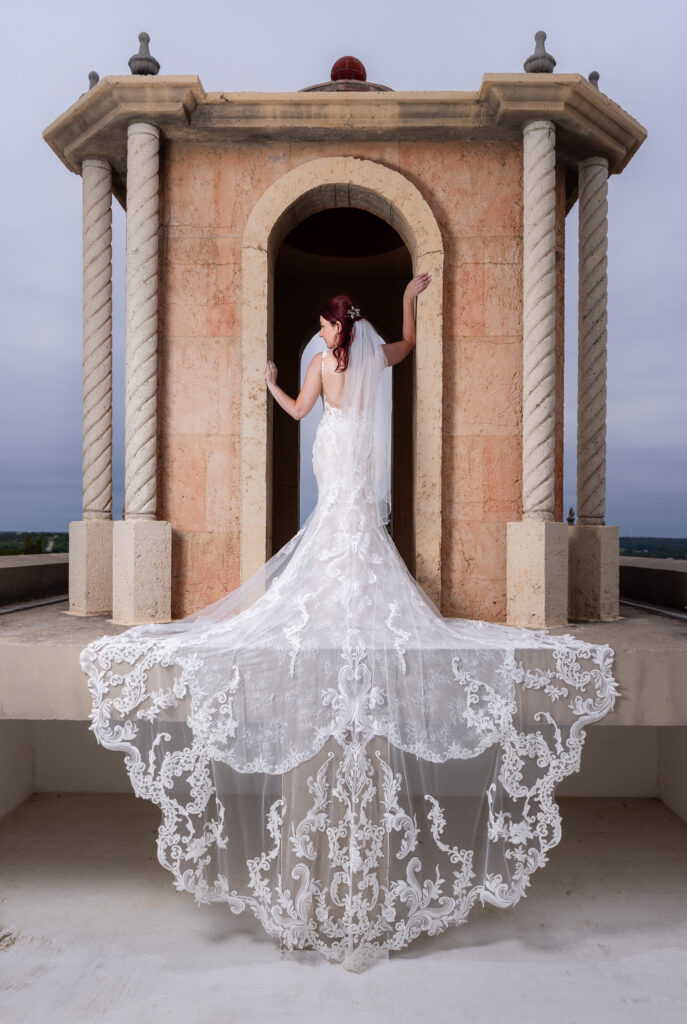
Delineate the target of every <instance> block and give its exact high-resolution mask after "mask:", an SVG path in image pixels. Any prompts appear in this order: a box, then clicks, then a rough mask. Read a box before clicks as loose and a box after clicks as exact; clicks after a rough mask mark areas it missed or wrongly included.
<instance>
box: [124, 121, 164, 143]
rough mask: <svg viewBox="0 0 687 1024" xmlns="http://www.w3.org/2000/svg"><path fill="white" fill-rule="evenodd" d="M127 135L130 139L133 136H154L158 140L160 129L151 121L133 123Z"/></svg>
mask: <svg viewBox="0 0 687 1024" xmlns="http://www.w3.org/2000/svg"><path fill="white" fill-rule="evenodd" d="M126 134H127V137H128V138H131V136H132V135H153V136H154V137H155V138H156V139H157V138H159V137H160V129H159V128H158V126H157V125H156V124H152V122H150V121H132V122H131V124H130V125H129V126H128V128H127V130H126Z"/></svg>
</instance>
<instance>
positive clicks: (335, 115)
mask: <svg viewBox="0 0 687 1024" xmlns="http://www.w3.org/2000/svg"><path fill="white" fill-rule="evenodd" d="M539 119H543V120H551V121H555V123H556V126H557V133H556V139H557V153H558V155H559V158H560V159H561V160H563V161H564V162H566V163H569V164H572V165H576V164H577V163H578V162H579V161H580V160H583V159H585V158H587V157H590V156H599V155H600V156H604V157H606V158H607V159H608V162H609V172H610V173H618V172H620V171H621V170H622V169H623V168H624V167H625V165H626V164H627V163H628V161H629V160H630V159H631V157H632V156H633V155H634V153H635V152H636V151H637V149H638V148H639V146H640V145H641V144H642V142H643V141H644V139H645V138H646V134H647V133H646V130H645V129H644V128H643V127H642V125H641V124H639V122H638V121H636V120H635V119H634V118H633V117H631V116H630V115H629V114H628V113H627V112H626V111H624V110H623V109H622V108H621V107H620V106H618V104H617V103H614V102H613V101H612V100H610V99H609V98H608V97H607V96H606V95H605V94H604V93H602V92H600V91H599V90H598V89H596V88H595V87H594V86H592V85H591V84H590V83H589V82H588V81H587V79H586V78H584V77H583V76H582V75H556V74H554V75H548V74H487V75H484V77H483V79H482V83H481V85H480V89H479V91H478V92H448V91H443V92H282V93H270V92H234V93H228V92H214V93H206V92H205V90H204V89H203V86H202V84H201V82H200V79H199V78H198V77H197V76H194V75H161V76H156V77H144V76H131V75H129V76H121V77H119V76H117V77H115V76H110V77H106V78H103V79H101V80H100V82H98V84H97V85H96V86H95V87H94V88H93V89H90V90H89V91H88V92H86V93H84V94H83V95H82V96H80V97H79V99H78V100H77V101H76V103H74V104H72V106H71V107H69V109H68V110H66V111H65V112H64V113H63V114H61V115H60V117H58V118H57V119H56V120H55V121H53V122H52V124H50V125H49V126H48V127H47V128H46V129H45V131H44V132H43V137H44V139H45V140H46V142H47V143H48V145H49V146H50V147H51V148H52V149H53V150H54V151H55V153H57V155H58V156H59V158H60V159H61V160H62V161H63V163H64V164H66V166H67V167H68V168H69V169H70V170H71V171H74V172H75V173H77V174H79V173H80V172H81V162H82V161H83V160H84V159H86V158H89V157H90V158H92V157H103V158H105V159H106V160H108V161H109V162H110V163H111V164H112V167H113V169H114V174H115V181H116V182H117V183H118V184H119V186H120V188H121V187H122V186H123V183H124V179H125V174H126V132H127V127H128V125H129V124H130V123H131V122H133V121H151V122H152V123H154V124H156V125H157V126H158V127H159V128H160V131H161V134H162V137H163V139H165V140H173V141H184V142H198V143H211V142H212V143H214V142H218V141H220V140H225V141H227V142H231V143H238V142H246V141H261V140H262V141H267V140H270V139H282V140H289V141H296V140H316V139H323V140H324V139H327V140H331V139H332V138H336V139H351V140H353V139H355V140H368V139H370V140H398V141H400V140H417V139H437V140H448V139H480V140H481V139H500V140H504V139H520V138H521V137H522V135H521V133H522V126H523V124H525V122H526V121H530V120H539Z"/></svg>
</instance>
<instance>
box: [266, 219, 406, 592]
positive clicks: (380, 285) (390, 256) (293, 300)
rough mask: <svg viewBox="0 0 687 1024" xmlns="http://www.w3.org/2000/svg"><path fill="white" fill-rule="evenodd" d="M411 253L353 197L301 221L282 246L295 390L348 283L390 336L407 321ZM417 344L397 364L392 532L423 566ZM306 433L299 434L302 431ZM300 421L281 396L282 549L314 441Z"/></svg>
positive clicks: (286, 376)
mask: <svg viewBox="0 0 687 1024" xmlns="http://www.w3.org/2000/svg"><path fill="white" fill-rule="evenodd" d="M411 277H412V260H411V256H410V253H409V252H408V249H407V247H406V245H405V243H404V242H403V239H402V238H401V236H400V235H399V234H398V232H397V231H396V230H395V229H394V228H393V227H391V226H390V225H389V224H387V222H386V221H385V220H383V219H382V218H381V217H378V216H376V215H375V214H372V213H369V212H368V211H367V210H361V209H356V208H351V207H343V208H334V209H325V210H321V211H319V212H317V213H314V214H312V215H311V216H309V217H306V219H305V220H303V221H301V222H300V223H299V224H298V225H296V227H295V228H293V229H292V230H291V231H290V232H289V233H288V235H287V236H286V237H285V239H284V241H283V242H282V244H281V246H280V247H279V250H278V251H277V254H276V260H275V269H274V325H275V326H274V356H273V358H274V361H275V363H276V364H277V367H278V368H279V381H280V383H281V385H282V387H284V388H285V390H286V391H287V392H288V393H290V394H296V393H297V391H298V387H299V383H300V381H299V378H300V373H299V370H300V360H301V355H302V353H303V349H304V347H305V345H306V344H307V342H308V341H309V340H310V338H311V337H312V336H313V334H314V333H316V332H317V331H318V330H319V310H320V308H321V306H322V305H323V304H324V302H325V301H326V300H327V299H328V298H329V297H330V296H331V295H334V294H338V293H341V292H345V293H347V294H350V295H351V296H352V298H353V300H354V301H355V302H356V303H357V304H358V305H359V306H360V309H361V310H362V311H363V313H364V314H365V316H367V317H368V319H369V320H370V321H371V322H372V323H373V324H374V325H375V327H376V329H377V330H378V331H379V333H380V334H381V335H382V337H384V339H385V340H386V341H397V340H398V339H399V338H400V337H401V333H402V327H403V308H402V297H403V289H404V288H405V286H406V284H407V283H408V281H409V280H410V278H411ZM413 370H414V353H413V354H412V355H411V356H410V357H409V358H408V359H406V360H404V362H403V363H400V364H399V365H398V366H396V367H394V369H393V371H392V373H393V434H392V436H393V451H392V511H391V535H392V537H393V539H394V543H395V544H396V546H397V547H398V549H399V551H400V552H401V555H402V556H403V558H404V560H405V562H406V565H407V566H408V569H409V570H410V572H412V573H414V572H415V534H414V508H413V477H414V474H413V445H412V438H413V434H414V430H413ZM299 435H300V437H299ZM308 440H309V438H306V436H305V434H304V431H303V426H302V424H299V423H297V422H296V421H295V420H293V419H292V418H291V417H290V416H288V415H287V414H286V413H285V412H284V411H283V410H282V409H280V408H279V407H278V406H276V405H275V408H274V410H273V420H272V474H271V478H272V488H271V499H270V502H269V504H270V508H271V518H272V529H271V538H272V549H271V552H270V553H273V552H274V551H278V550H279V548H281V547H282V545H283V544H285V543H286V542H287V541H288V540H289V539H290V538H291V537H292V536H293V535H294V534H295V533H296V532H297V530H298V528H299V525H300V504H301V503H300V490H301V487H300V483H301V476H302V472H301V470H302V466H301V453H302V459H304V460H309V459H310V450H309V448H308V444H307V441H308Z"/></svg>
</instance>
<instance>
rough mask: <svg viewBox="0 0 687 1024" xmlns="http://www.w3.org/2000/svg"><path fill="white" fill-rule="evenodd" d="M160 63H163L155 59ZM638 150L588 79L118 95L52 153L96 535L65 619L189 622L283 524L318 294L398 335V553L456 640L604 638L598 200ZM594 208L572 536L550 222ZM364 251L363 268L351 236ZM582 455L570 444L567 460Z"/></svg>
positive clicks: (72, 112)
mask: <svg viewBox="0 0 687 1024" xmlns="http://www.w3.org/2000/svg"><path fill="white" fill-rule="evenodd" d="M151 59H152V58H151ZM645 136H646V132H645V130H644V129H643V128H642V126H641V125H640V124H638V123H637V121H635V120H634V119H633V118H632V117H631V116H630V115H629V114H627V113H626V112H625V111H624V110H622V109H621V108H620V107H619V106H618V105H617V104H616V103H614V102H613V101H612V100H611V99H609V98H608V97H607V96H606V95H604V94H603V93H602V92H601V91H600V90H599V88H598V85H597V84H596V81H590V80H587V79H586V78H584V77H583V76H581V75H576V74H552V73H550V70H542V69H541V68H535V70H534V71H530V72H526V73H520V74H487V75H485V76H484V77H483V79H482V82H481V85H480V87H479V89H478V91H476V92H452V91H446V92H397V91H394V90H393V89H391V88H389V87H387V86H382V85H376V84H374V83H369V82H367V78H366V74H365V70H364V68H362V65H361V64H360V62H359V61H356V60H355V58H350V57H347V58H341V60H340V61H337V63H336V64H335V65H334V68H333V69H332V79H331V81H329V82H324V83H321V84H320V85H315V86H310V87H307V88H304V89H302V90H301V91H299V92H285V93H248V92H238V93H225V92H215V93H206V92H205V90H204V89H203V86H202V85H201V82H200V80H199V79H198V78H197V77H195V76H176V75H168V76H165V75H155V74H154V73H152V74H151V73H146V74H141V73H140V72H138V73H136V74H133V75H132V76H131V77H119V76H107V77H104V78H102V79H100V80H99V81H96V82H94V83H93V84H92V87H91V88H90V89H89V91H88V92H86V93H84V94H83V95H82V96H81V97H80V98H79V99H78V100H77V101H76V103H74V104H73V105H72V106H71V107H70V108H69V109H68V110H67V111H65V113H64V114H62V115H61V116H60V117H58V118H57V120H55V121H54V122H53V123H52V124H51V125H50V126H49V127H48V128H47V129H46V130H45V132H44V137H45V139H46V141H47V142H48V144H49V145H50V146H51V147H52V149H53V150H54V151H55V152H56V153H57V155H58V156H59V157H60V159H61V160H62V161H63V162H64V164H65V165H66V166H67V167H68V168H69V170H71V171H73V172H74V173H76V174H80V175H81V177H82V181H83V217H84V222H83V233H84V341H83V344H84V483H83V493H84V499H83V518H82V520H81V521H80V522H77V523H72V524H71V525H70V574H71V581H70V606H71V610H72V611H73V612H74V613H76V614H97V613H100V614H102V613H103V612H107V611H110V610H112V613H113V618H114V619H115V621H118V622H123V623H135V622H143V621H153V620H157V621H164V620H166V619H169V618H170V617H175V618H176V617H179V616H183V615H186V614H189V613H190V612H192V611H194V610H196V609H197V608H200V607H202V606H204V605H206V604H209V603H210V602H212V601H214V600H216V599H218V598H219V597H221V596H222V595H223V594H225V593H226V592H228V591H230V590H232V589H234V588H235V587H236V586H238V585H239V583H241V582H242V581H243V580H245V579H247V578H248V577H249V576H250V575H251V574H252V573H253V572H254V571H255V570H256V569H257V568H258V567H259V566H260V565H261V564H262V563H263V562H264V560H265V559H266V558H267V557H269V555H271V554H272V553H273V552H274V551H275V550H277V549H278V548H279V547H280V546H281V545H282V544H284V543H285V542H286V540H288V538H289V537H290V536H291V535H293V533H295V532H296V530H297V529H298V465H299V451H298V429H297V425H296V424H294V423H293V422H292V421H288V418H287V417H285V416H284V415H283V414H282V412H281V410H279V409H277V410H276V411H274V410H273V408H272V403H271V400H269V401H268V399H269V395H268V392H267V389H266V387H265V382H264V368H265V361H266V359H267V358H274V360H275V362H276V363H277V366H278V367H279V371H280V383H281V384H283V386H284V387H285V388H286V390H290V391H291V393H294V392H295V391H296V389H297V386H298V367H299V359H300V354H301V351H302V348H303V346H304V344H305V342H306V341H307V340H308V339H309V338H310V337H311V336H312V335H313V334H314V333H315V332H316V331H317V329H318V327H319V309H320V307H321V306H322V304H323V302H324V301H325V300H326V299H327V298H328V297H329V296H330V295H332V294H335V293H337V292H342V291H346V292H349V293H350V294H352V295H353V297H354V299H355V301H356V302H357V304H358V305H359V306H360V307H361V308H362V309H363V313H364V315H365V316H367V317H368V318H369V319H370V320H371V321H372V322H373V323H374V324H375V326H376V327H377V329H378V330H379V331H380V333H381V334H383V335H384V336H385V337H386V338H387V340H396V339H397V338H399V337H400V336H401V334H400V331H401V301H400V300H401V295H402V292H403V288H404V286H405V284H406V282H407V281H408V280H409V278H410V277H411V276H412V275H413V274H417V273H420V272H422V271H429V272H430V273H431V274H432V277H433V280H432V285H431V286H430V288H429V289H427V290H426V291H425V292H423V293H422V294H421V295H420V297H419V299H418V301H417V346H416V349H415V352H414V353H413V358H412V359H409V360H407V361H406V362H405V363H403V364H400V366H399V367H397V368H394V371H393V373H394V426H393V430H394V458H393V504H394V507H393V512H392V535H393V536H394V539H395V541H396V543H397V545H398V547H399V550H400V551H401V553H402V554H403V557H404V558H405V560H406V563H407V564H408V567H409V569H410V571H411V572H412V573H413V574H414V575H415V576H416V578H417V580H418V581H419V583H420V584H421V585H422V586H423V588H424V589H425V591H426V592H427V594H428V595H429V596H430V597H431V598H432V599H433V600H434V601H435V602H436V603H437V604H438V605H439V606H440V608H441V610H442V612H443V613H444V614H445V615H450V616H462V617H467V618H484V619H489V620H494V621H504V620H508V621H511V622H513V623H518V624H522V625H530V626H546V625H554V624H559V623H564V622H566V621H567V619H568V616H570V617H576V618H583V619H610V618H614V617H616V616H617V614H618V610H617V609H618V582H617V580H618V564H617V563H618V544H617V540H618V531H617V528H616V527H611V526H606V525H605V415H606V376H605V375H606V232H607V213H606V210H607V180H608V176H609V174H617V173H620V172H621V171H622V170H623V169H624V167H625V166H626V164H627V163H628V161H629V160H630V159H631V157H632V156H633V154H634V153H635V151H636V150H637V148H638V147H639V146H640V145H641V143H642V141H643V140H644V138H645ZM112 195H114V196H115V198H116V199H117V200H118V201H119V202H120V203H121V204H122V206H124V207H125V208H126V211H127V233H126V245H127V253H126V260H127V277H126V281H127V286H126V287H127V294H126V321H127V322H126V480H125V518H124V519H123V520H121V521H116V522H114V523H113V522H112V518H111V516H112V502H111V495H112V469H111V304H110V303H111V299H110V290H111V271H110V266H111V254H110V217H111V197H112ZM575 202H579V204H580V231H579V239H578V240H577V242H578V245H577V249H578V258H579V262H580V294H579V296H578V302H579V313H580V315H579V403H578V405H579V416H578V420H579V424H578V437H577V453H578V498H577V505H578V507H577V517H578V522H577V525H569V524H568V523H565V522H564V521H563V415H562V411H563V359H564V337H563V313H564V294H563V282H564V260H565V241H566V240H565V217H566V213H567V212H568V211H569V210H570V208H571V207H572V205H573V204H574V203H575ZM353 238H355V244H354V243H353V241H352V239H353ZM568 443H573V441H572V439H568Z"/></svg>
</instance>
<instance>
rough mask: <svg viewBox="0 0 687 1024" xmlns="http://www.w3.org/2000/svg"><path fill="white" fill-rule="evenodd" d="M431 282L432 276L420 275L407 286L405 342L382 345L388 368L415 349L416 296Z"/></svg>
mask: <svg viewBox="0 0 687 1024" xmlns="http://www.w3.org/2000/svg"><path fill="white" fill-rule="evenodd" d="M431 280H432V277H431V274H418V275H417V277H414V278H413V279H412V281H409V282H408V284H407V285H406V290H405V292H404V293H403V341H392V342H389V343H388V344H387V345H382V348H383V350H384V355H385V356H386V364H387V366H395V364H396V363H400V362H401V360H402V359H405V357H406V356H407V355H409V354H410V353H411V352H412V351H413V349H414V348H415V305H414V304H415V296H416V295H419V294H420V292H423V291H424V290H425V288H426V287H427V285H428V284H429V282H430V281H431Z"/></svg>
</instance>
